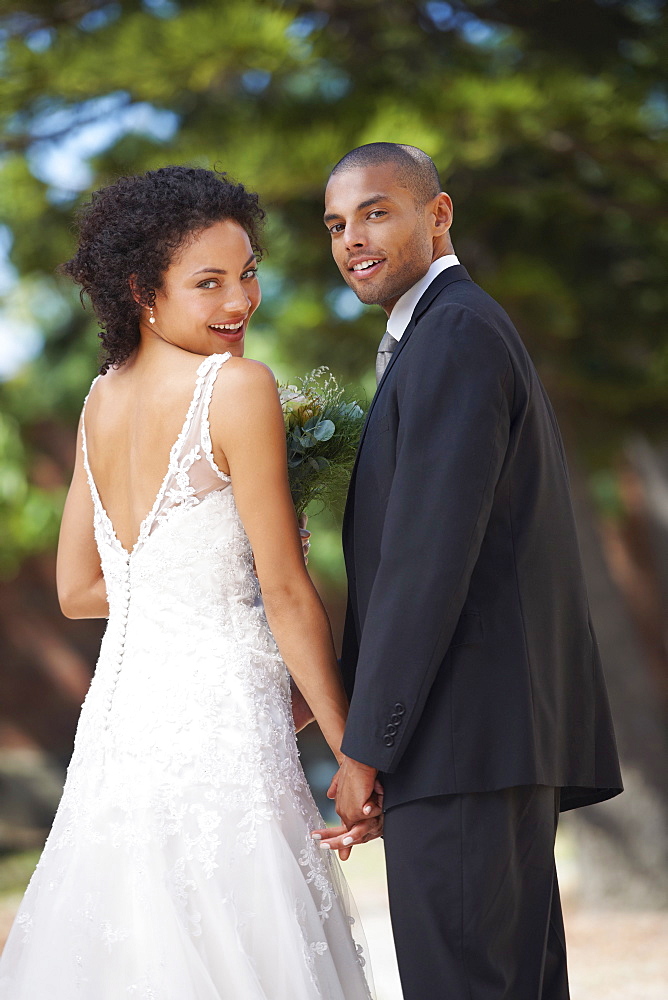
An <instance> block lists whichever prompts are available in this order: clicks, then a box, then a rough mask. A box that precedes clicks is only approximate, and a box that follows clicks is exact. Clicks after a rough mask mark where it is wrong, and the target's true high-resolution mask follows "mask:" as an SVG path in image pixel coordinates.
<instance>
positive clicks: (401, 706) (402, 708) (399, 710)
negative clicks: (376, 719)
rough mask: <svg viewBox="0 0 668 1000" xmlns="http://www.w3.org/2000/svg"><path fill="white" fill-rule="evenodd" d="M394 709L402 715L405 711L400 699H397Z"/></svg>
mask: <svg viewBox="0 0 668 1000" xmlns="http://www.w3.org/2000/svg"><path fill="white" fill-rule="evenodd" d="M394 711H395V712H396V713H397V715H404V714H405V713H406V709H405V708H404V706H403V705H402V704H401V702H400V701H398V702H397V703H396V705H395V706H394Z"/></svg>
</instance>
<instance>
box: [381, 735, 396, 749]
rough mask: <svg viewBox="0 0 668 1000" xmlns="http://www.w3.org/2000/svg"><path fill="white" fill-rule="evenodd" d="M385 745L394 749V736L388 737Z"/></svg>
mask: <svg viewBox="0 0 668 1000" xmlns="http://www.w3.org/2000/svg"><path fill="white" fill-rule="evenodd" d="M383 743H384V744H385V746H386V747H393V746H394V736H386V737H385V739H384V740H383Z"/></svg>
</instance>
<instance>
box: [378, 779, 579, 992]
mask: <svg viewBox="0 0 668 1000" xmlns="http://www.w3.org/2000/svg"><path fill="white" fill-rule="evenodd" d="M558 815H559V814H558V791H557V790H556V789H554V788H548V787H545V786H542V785H527V786H520V787H517V788H505V789H502V790H500V791H496V792H481V793H477V794H468V795H439V796H435V797H433V798H426V799H418V800H416V801H415V802H406V803H403V804H402V805H398V806H394V807H393V808H391V809H389V810H388V811H387V812H386V814H385V832H384V840H385V856H386V862H387V876H388V886H389V894H390V913H391V917H392V928H393V931H394V939H395V944H396V949H397V959H398V963H399V974H400V976H401V983H402V987H403V993H404V1000H568V997H569V992H568V973H567V968H566V942H565V936H564V925H563V920H562V915H561V902H560V899H559V887H558V885H557V875H556V869H555V864H554V838H555V834H556V828H557V819H558Z"/></svg>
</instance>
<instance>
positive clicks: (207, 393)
mask: <svg viewBox="0 0 668 1000" xmlns="http://www.w3.org/2000/svg"><path fill="white" fill-rule="evenodd" d="M231 357H232V355H231V354H230V352H229V351H226V352H225V354H213V355H211V357H210V358H206V359H205V360H204V361H203V362H202V364H201V365H200V368H202V367H203V366H204V365H207V363H209V362H210V364H209V365H208V367H207V369H206V371H205V380H204V391H203V392H202V404H201V414H200V441H201V443H202V451H203V452H204V457H205V458H206V460H207V462H208V463H209V465H210V466H211V468H212V469H213V471H214V472H215V473H216V475H217V476H218V477H219V478H220V479H222V480H223V481H224V482H226V483H229V482H231V478H230V476H228V475H226V474H225V473H224V472H222V471H221V470H220V469H219V468H218V466H217V465H216V462H215V460H214V457H213V445H212V443H211V425H210V422H209V410H210V409H211V397H212V395H213V387H214V385H215V384H216V378H217V377H218V372H219V371H220V369H221V367H222V365H223V364H224V363H225V362H226V361H229V359H230V358H231ZM198 371H199V369H198Z"/></svg>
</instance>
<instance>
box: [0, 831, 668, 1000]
mask: <svg viewBox="0 0 668 1000" xmlns="http://www.w3.org/2000/svg"><path fill="white" fill-rule="evenodd" d="M344 871H345V873H346V877H347V879H348V881H349V884H350V888H351V890H352V893H353V896H354V897H355V899H356V902H357V905H358V907H359V910H360V916H361V919H362V925H363V927H364V931H365V934H366V937H367V941H368V945H369V952H370V956H371V966H372V969H373V973H374V979H375V985H376V992H377V998H378V1000H401V997H402V994H401V987H400V984H399V975H398V972H397V966H396V959H395V956H394V948H393V945H392V932H391V928H390V918H389V912H388V908H387V899H386V885H385V873H384V859H383V849H382V842H381V841H375V842H374V843H372V844H367V845H365V846H364V847H363V848H356V849H355V851H353V854H352V856H351V859H350V861H348V862H346V863H345V865H344ZM562 894H563V897H564V916H565V923H566V936H567V942H568V956H569V968H570V979H571V998H572V1000H668V911H662V912H640V911H629V912H619V911H614V910H591V909H584V908H582V907H580V906H578V903H577V893H576V890H575V886H574V885H573V884H572V881H571V880H570V879H569V877H568V876H567V877H565V878H564V879H562ZM20 899H21V894H20V892H13V893H10V894H5V895H4V896H1V897H0V947H1V946H2V945H3V944H4V941H5V939H6V936H7V933H8V932H9V928H10V926H11V922H12V920H13V917H14V914H15V912H16V909H17V907H18V905H19V903H20ZM434 1000H437V998H434ZM438 1000H440V998H438Z"/></svg>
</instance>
